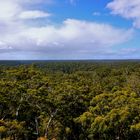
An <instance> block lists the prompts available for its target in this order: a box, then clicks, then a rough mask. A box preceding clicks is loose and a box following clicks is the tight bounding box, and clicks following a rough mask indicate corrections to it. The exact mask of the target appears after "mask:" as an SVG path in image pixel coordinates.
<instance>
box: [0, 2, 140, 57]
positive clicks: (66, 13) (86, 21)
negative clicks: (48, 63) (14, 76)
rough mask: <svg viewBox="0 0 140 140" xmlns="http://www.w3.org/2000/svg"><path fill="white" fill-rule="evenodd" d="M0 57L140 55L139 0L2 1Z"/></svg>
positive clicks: (0, 6)
mask: <svg viewBox="0 0 140 140" xmlns="http://www.w3.org/2000/svg"><path fill="white" fill-rule="evenodd" d="M0 1H1V4H0V59H1V60H3V59H8V60H19V59H24V60H26V59H27V60H28V59H34V60H38V59H39V60H40V59H43V60H44V59H45V60H50V59H140V39H139V37H140V13H139V11H140V0H133V1H132V0H106V1H104V0H88V1H87V0H34V1H33V0H24V1H23V0H4V1H3V0H0Z"/></svg>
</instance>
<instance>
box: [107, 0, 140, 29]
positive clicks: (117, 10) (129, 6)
mask: <svg viewBox="0 0 140 140" xmlns="http://www.w3.org/2000/svg"><path fill="white" fill-rule="evenodd" d="M107 7H108V8H109V9H111V10H112V14H115V15H120V16H122V17H124V18H126V19H132V20H133V25H134V26H135V27H138V28H140V12H139V11H140V0H113V1H112V2H110V3H108V5H107Z"/></svg>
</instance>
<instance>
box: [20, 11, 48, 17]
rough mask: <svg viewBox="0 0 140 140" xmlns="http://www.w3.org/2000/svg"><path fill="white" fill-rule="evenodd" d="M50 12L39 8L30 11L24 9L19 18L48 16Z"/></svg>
mask: <svg viewBox="0 0 140 140" xmlns="http://www.w3.org/2000/svg"><path fill="white" fill-rule="evenodd" d="M49 16H50V14H49V13H46V12H43V11H39V10H32V11H31V10H30V11H23V12H21V13H20V15H19V18H20V19H37V18H46V17H49Z"/></svg>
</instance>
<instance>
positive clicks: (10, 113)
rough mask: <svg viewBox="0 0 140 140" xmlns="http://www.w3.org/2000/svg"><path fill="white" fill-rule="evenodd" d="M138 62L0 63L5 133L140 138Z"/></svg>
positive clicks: (88, 139)
mask: <svg viewBox="0 0 140 140" xmlns="http://www.w3.org/2000/svg"><path fill="white" fill-rule="evenodd" d="M139 67H140V63H139V62H127V61H126V62H121V61H120V62H113V61H110V62H98V61H95V62H92V61H83V62H81V61H75V62H71V61H70V62H65V61H64V62H60V61H59V62H48V63H43V62H42V63H41V62H40V63H36V64H24V65H19V64H17V63H16V65H14V64H11V66H10V65H5V66H4V65H1V66H0V68H1V71H0V139H3V138H7V139H18V140H23V139H32V140H36V139H37V138H39V137H42V138H43V137H44V139H45V138H48V139H57V140H94V139H95V140H115V139H120V140H131V139H135V140H139V139H140V80H139V79H140V68H139Z"/></svg>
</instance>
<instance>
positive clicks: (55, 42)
mask: <svg viewBox="0 0 140 140" xmlns="http://www.w3.org/2000/svg"><path fill="white" fill-rule="evenodd" d="M122 34H123V36H122ZM132 34H133V31H132V30H124V29H118V28H115V27H112V26H110V25H107V24H99V23H96V22H86V21H81V20H75V19H67V20H65V21H64V22H63V23H62V25H61V26H59V27H55V26H53V25H48V26H47V25H46V26H43V27H34V28H33V27H23V29H22V28H21V29H19V31H18V32H17V33H15V34H13V35H11V34H7V35H5V36H0V38H1V39H2V40H3V42H5V43H6V44H7V45H10V46H12V51H13V52H16V51H19V52H20V51H21V52H31V53H32V52H38V53H41V54H44V53H45V54H46V55H47V56H48V57H50V58H51V57H55V58H57V57H58V58H62V57H66V58H68V57H77V58H78V57H80V56H81V57H85V56H86V55H87V54H92V55H95V54H96V53H97V52H98V53H99V55H100V54H102V51H107V50H110V49H111V48H112V46H114V45H117V44H120V43H124V42H126V41H128V40H129V39H130V38H131V37H132ZM45 54H44V55H45Z"/></svg>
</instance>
